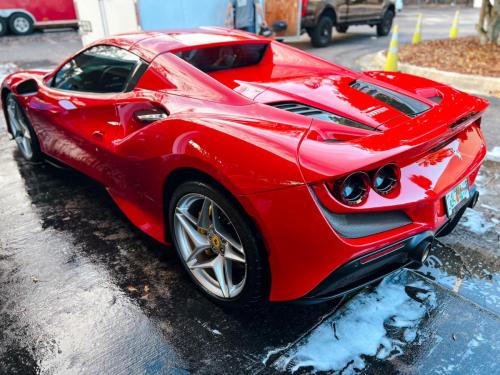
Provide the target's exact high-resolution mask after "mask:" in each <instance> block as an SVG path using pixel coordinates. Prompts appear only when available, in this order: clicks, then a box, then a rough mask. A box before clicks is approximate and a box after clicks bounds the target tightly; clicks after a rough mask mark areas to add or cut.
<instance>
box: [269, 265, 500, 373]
mask: <svg viewBox="0 0 500 375" xmlns="http://www.w3.org/2000/svg"><path fill="white" fill-rule="evenodd" d="M498 328H499V321H498V317H497V316H495V315H493V314H490V313H488V312H482V313H481V314H478V312H477V311H476V307H475V306H474V305H471V304H470V303H468V302H465V301H462V300H459V299H458V298H457V297H456V296H453V295H450V294H449V293H444V290H443V289H442V288H440V287H439V286H436V285H433V284H429V283H427V282H426V281H425V280H424V279H422V278H421V277H419V276H418V275H416V274H414V273H413V272H411V271H401V272H398V273H396V274H394V275H392V276H390V277H388V278H386V279H384V281H383V282H382V283H381V284H380V285H379V286H377V287H376V288H374V289H373V290H371V291H370V290H366V291H363V292H361V293H359V294H358V295H356V296H355V297H354V298H353V299H352V300H350V301H349V302H348V303H347V304H346V305H344V306H342V307H341V308H340V309H339V311H337V312H336V313H335V314H334V315H332V316H331V317H329V318H328V319H326V320H325V321H324V322H323V323H322V324H321V325H319V326H318V327H316V328H315V329H314V330H313V331H312V332H311V333H309V334H308V335H307V336H306V337H304V338H303V339H302V340H300V341H299V342H298V343H296V344H295V345H293V346H292V347H291V348H288V349H283V348H280V349H281V350H280V349H277V350H276V349H275V350H271V351H270V352H269V353H268V354H267V355H266V356H265V357H264V359H263V361H264V362H266V363H267V364H268V365H269V366H272V367H273V368H274V369H275V370H276V371H280V372H289V373H298V374H306V373H343V374H349V373H357V372H359V371H362V372H363V373H378V374H380V373H394V372H401V371H403V372H405V373H425V374H448V373H450V374H453V373H464V374H484V373H488V371H494V370H495V368H496V359H497V358H498V356H499V355H500V347H499V346H498V345H499V330H498ZM278 353H280V355H278V356H277V354H278ZM472 358H474V361H471V359H472Z"/></svg>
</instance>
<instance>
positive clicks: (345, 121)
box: [270, 102, 375, 131]
mask: <svg viewBox="0 0 500 375" xmlns="http://www.w3.org/2000/svg"><path fill="white" fill-rule="evenodd" d="M270 106H272V107H274V108H278V109H282V110H284V111H288V112H293V113H297V114H299V115H302V116H307V117H314V118H317V119H320V120H323V121H329V122H333V123H335V124H340V125H345V126H349V127H351V128H358V129H364V130H371V131H375V129H374V128H372V127H371V126H368V125H365V124H363V123H361V122H358V121H355V120H351V119H350V118H347V117H342V116H339V115H336V114H335V113H331V112H327V111H323V110H322V109H318V108H314V107H311V106H308V105H305V104H302V103H296V102H286V103H274V104H270Z"/></svg>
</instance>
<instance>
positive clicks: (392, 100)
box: [351, 81, 430, 117]
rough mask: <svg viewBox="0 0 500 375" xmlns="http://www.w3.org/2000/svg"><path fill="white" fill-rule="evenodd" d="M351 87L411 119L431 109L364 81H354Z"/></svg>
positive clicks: (419, 102)
mask: <svg viewBox="0 0 500 375" xmlns="http://www.w3.org/2000/svg"><path fill="white" fill-rule="evenodd" d="M351 87H352V88H354V89H356V90H358V91H361V92H364V93H365V94H367V95H370V96H371V97H373V98H375V99H377V100H380V101H381V102H383V103H385V104H387V105H388V106H391V107H393V108H395V109H397V110H398V111H401V112H403V113H404V114H405V115H407V116H410V117H415V116H417V115H419V114H421V113H423V112H425V111H427V110H428V109H429V108H430V106H429V105H427V104H425V103H422V102H421V101H419V100H416V99H413V98H411V97H409V96H407V95H403V94H400V93H397V92H394V91H391V90H388V89H386V88H383V87H380V86H377V85H374V84H372V83H368V82H364V81H354V82H353V83H351Z"/></svg>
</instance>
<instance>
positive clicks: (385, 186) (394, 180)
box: [372, 164, 399, 195]
mask: <svg viewBox="0 0 500 375" xmlns="http://www.w3.org/2000/svg"><path fill="white" fill-rule="evenodd" d="M372 184H373V190H375V191H376V192H377V193H379V194H381V195H387V194H389V193H390V192H391V191H393V190H394V189H395V188H396V187H397V186H398V184H399V170H398V168H397V167H396V166H395V165H394V164H387V165H384V166H383V167H381V168H379V170H378V171H377V172H375V174H374V175H373V181H372Z"/></svg>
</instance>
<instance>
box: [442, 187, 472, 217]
mask: <svg viewBox="0 0 500 375" xmlns="http://www.w3.org/2000/svg"><path fill="white" fill-rule="evenodd" d="M469 197H470V192H469V182H468V181H467V180H463V181H462V182H461V183H459V184H458V185H457V186H455V187H454V188H453V190H452V191H450V192H449V193H448V194H446V196H445V203H446V213H447V214H448V217H451V216H453V215H454V214H455V211H456V210H458V209H459V208H460V207H461V206H462V204H463V203H464V202H465V201H467V200H468V199H469Z"/></svg>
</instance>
